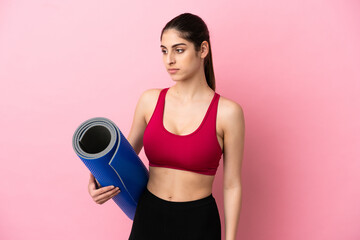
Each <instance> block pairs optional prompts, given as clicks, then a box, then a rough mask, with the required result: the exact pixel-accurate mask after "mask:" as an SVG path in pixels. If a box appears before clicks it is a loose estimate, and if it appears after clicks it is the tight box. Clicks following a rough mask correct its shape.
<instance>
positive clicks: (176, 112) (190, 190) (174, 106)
mask: <svg viewBox="0 0 360 240" xmlns="http://www.w3.org/2000/svg"><path fill="white" fill-rule="evenodd" d="M160 91H161V89H156V91H153V94H154V97H153V98H152V99H153V100H152V102H151V103H149V104H148V109H146V114H145V120H146V123H147V124H149V121H150V120H151V117H152V115H153V114H154V111H155V107H156V104H157V101H158V99H159V96H160ZM210 95H214V92H213V93H211V94H210ZM211 99H212V96H209V98H208V100H206V101H205V100H204V101H201V102H199V103H196V104H191V105H190V104H181V103H179V101H176V100H175V99H173V98H172V96H169V94H166V104H165V107H164V110H163V127H164V128H163V130H164V131H168V132H169V133H170V134H171V133H173V134H176V135H180V134H181V135H188V134H192V133H193V132H195V131H196V130H197V129H198V128H199V126H200V124H201V123H202V121H203V119H204V116H205V114H206V111H207V110H208V107H209V103H210V101H211ZM217 104H218V103H217V102H216V105H215V106H214V107H217ZM210 106H211V105H210ZM215 114H216V113H215ZM187 116H190V117H187ZM213 117H214V118H216V124H215V125H214V128H216V129H214V131H215V130H216V137H215V135H214V139H215V141H216V140H217V144H218V145H219V146H220V148H221V151H222V149H223V131H222V130H221V121H220V120H219V119H220V118H219V117H218V114H216V115H213ZM205 120H207V119H205ZM215 126H216V127H215ZM177 127H178V128H180V127H182V128H183V129H184V130H181V133H178V132H177V131H176V130H175V129H176V128H177ZM179 132H180V131H179ZM159 134H161V133H159ZM195 134H196V132H195ZM175 137H177V136H175ZM179 137H180V138H181V136H179ZM164 147H166V146H164ZM214 178H215V175H207V174H200V173H196V172H192V171H186V170H179V169H173V168H166V167H154V166H149V181H148V184H147V188H148V189H149V191H151V192H152V193H154V194H155V195H156V196H158V197H160V198H162V199H165V200H168V201H192V200H196V199H200V198H204V197H206V196H209V195H210V194H211V192H212V184H213V181H214Z"/></svg>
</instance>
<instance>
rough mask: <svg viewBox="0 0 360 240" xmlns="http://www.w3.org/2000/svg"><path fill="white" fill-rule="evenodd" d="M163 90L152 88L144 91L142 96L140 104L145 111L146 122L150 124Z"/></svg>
mask: <svg viewBox="0 0 360 240" xmlns="http://www.w3.org/2000/svg"><path fill="white" fill-rule="evenodd" d="M161 90H162V89H161V88H150V89H147V90H145V91H143V92H142V94H141V96H140V99H139V102H140V103H141V105H142V108H143V109H144V114H145V119H146V122H148V119H149V118H150V116H151V114H152V112H153V111H154V110H155V106H156V103H157V100H158V98H159V94H160V92H161Z"/></svg>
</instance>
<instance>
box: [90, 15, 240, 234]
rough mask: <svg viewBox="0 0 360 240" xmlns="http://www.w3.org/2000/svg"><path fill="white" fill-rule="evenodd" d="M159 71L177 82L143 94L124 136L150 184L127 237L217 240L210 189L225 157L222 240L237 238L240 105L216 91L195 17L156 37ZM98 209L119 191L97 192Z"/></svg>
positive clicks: (203, 32) (203, 30)
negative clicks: (142, 158) (145, 164)
mask: <svg viewBox="0 0 360 240" xmlns="http://www.w3.org/2000/svg"><path fill="white" fill-rule="evenodd" d="M160 41H161V46H160V47H161V51H162V54H163V61H164V65H165V68H166V69H167V71H168V72H169V74H170V76H171V78H172V80H173V81H175V84H174V85H173V86H171V87H168V88H163V89H149V90H146V91H144V92H143V94H142V95H141V96H140V99H139V101H138V103H137V106H136V110H135V114H134V119H133V123H132V126H131V130H130V133H129V136H128V137H127V139H128V141H129V142H130V144H131V145H132V146H133V148H134V150H135V152H136V153H137V154H139V152H140V151H141V149H142V147H143V146H144V151H145V154H146V156H147V158H148V160H149V181H148V183H147V187H146V189H145V191H144V192H143V194H142V195H141V197H140V199H139V202H138V205H137V208H136V213H135V216H134V221H133V225H132V229H131V233H130V236H129V240H133V239H135V240H152V239H156V240H161V239H166V240H173V239H186V240H192V239H204V240H212V239H214V240H220V239H221V223H220V216H219V212H218V208H217V204H216V201H215V198H214V197H213V195H212V185H213V181H214V177H215V173H216V171H217V168H218V165H219V161H220V158H221V156H222V155H223V163H224V164H223V166H224V172H223V176H224V178H223V180H224V184H223V185H224V189H223V192H224V213H225V236H226V240H235V238H236V232H237V225H238V222H239V215H240V208H241V181H240V173H241V162H242V157H243V146H244V134H245V127H244V126H245V124H244V115H243V111H242V108H241V106H240V105H239V104H237V103H236V102H234V101H231V100H230V99H227V98H225V97H223V96H220V95H219V94H218V93H217V92H216V91H215V77H214V71H213V64H212V56H211V47H210V38H209V31H208V28H207V26H206V24H205V23H204V21H203V20H202V19H201V18H200V17H198V16H196V15H193V14H190V13H184V14H181V15H179V16H177V17H175V18H174V19H172V20H171V21H170V22H168V23H167V24H166V25H165V27H164V28H163V30H162V32H161V37H160ZM88 189H89V193H90V195H91V197H92V198H93V200H94V201H95V202H96V203H99V204H102V203H104V202H106V201H107V200H109V199H111V198H112V197H114V196H115V195H116V194H118V193H119V190H118V189H117V188H112V187H111V186H107V187H99V188H98V187H97V186H96V182H95V179H94V177H93V176H92V175H91V174H90V180H89V186H88Z"/></svg>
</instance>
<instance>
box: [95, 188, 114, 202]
mask: <svg viewBox="0 0 360 240" xmlns="http://www.w3.org/2000/svg"><path fill="white" fill-rule="evenodd" d="M119 192H120V189H118V188H114V189H113V190H110V191H108V192H106V193H103V194H101V195H98V196H97V197H95V199H94V200H95V201H96V202H106V201H107V200H109V199H110V198H112V197H114V196H115V195H116V194H118V193H119Z"/></svg>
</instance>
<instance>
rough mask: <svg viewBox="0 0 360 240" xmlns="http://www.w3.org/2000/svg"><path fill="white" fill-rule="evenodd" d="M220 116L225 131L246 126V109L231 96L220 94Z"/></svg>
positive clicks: (221, 125)
mask: <svg viewBox="0 0 360 240" xmlns="http://www.w3.org/2000/svg"><path fill="white" fill-rule="evenodd" d="M218 112H219V114H218V118H219V120H220V121H219V123H220V127H221V129H222V130H223V132H228V131H231V130H232V129H234V127H237V128H244V111H243V108H242V107H241V105H240V104H239V103H237V102H235V101H233V100H231V99H229V98H226V97H224V96H220V99H219V107H218Z"/></svg>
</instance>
